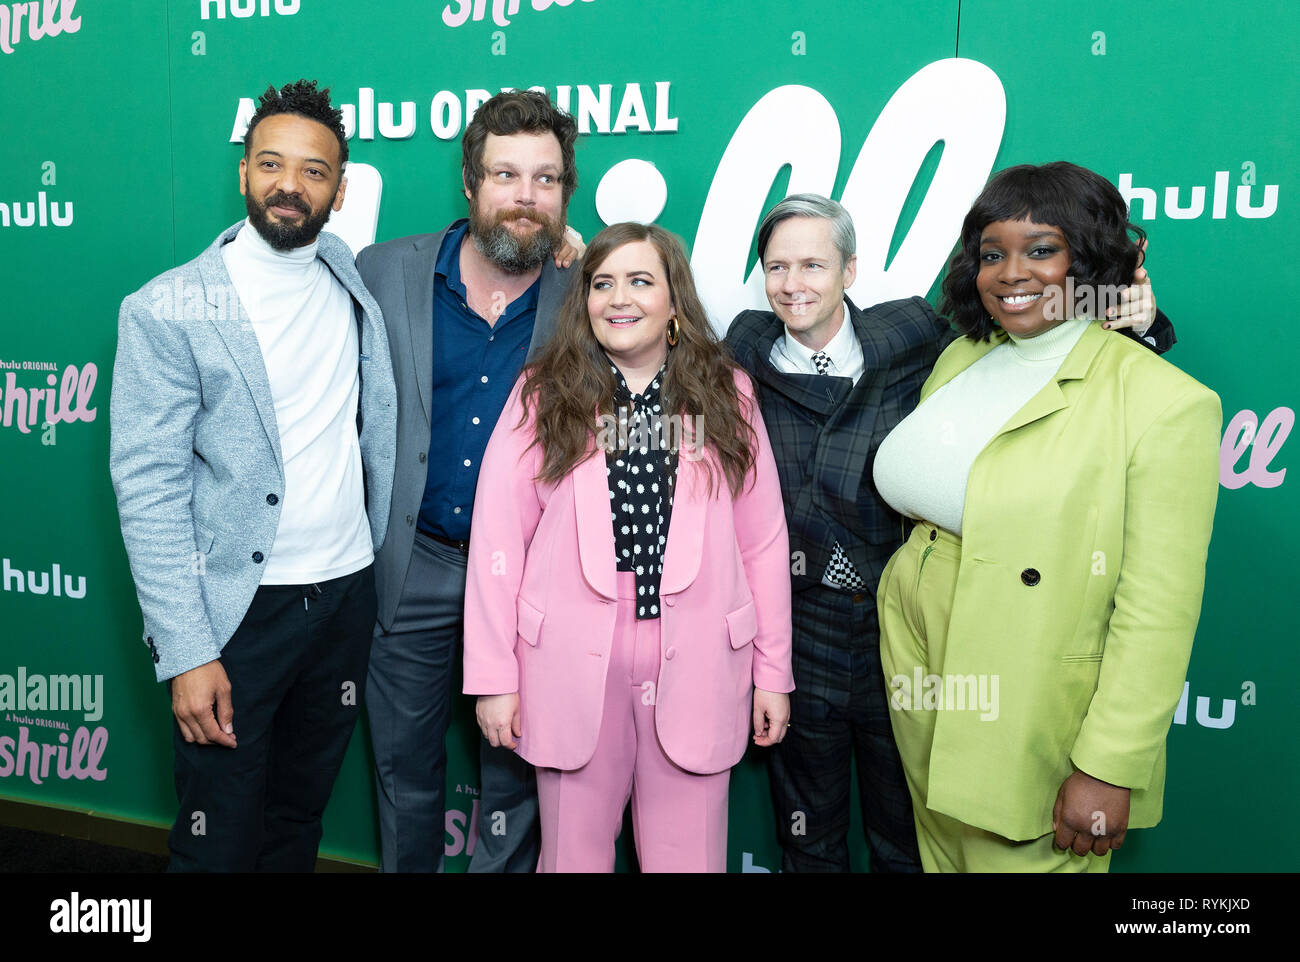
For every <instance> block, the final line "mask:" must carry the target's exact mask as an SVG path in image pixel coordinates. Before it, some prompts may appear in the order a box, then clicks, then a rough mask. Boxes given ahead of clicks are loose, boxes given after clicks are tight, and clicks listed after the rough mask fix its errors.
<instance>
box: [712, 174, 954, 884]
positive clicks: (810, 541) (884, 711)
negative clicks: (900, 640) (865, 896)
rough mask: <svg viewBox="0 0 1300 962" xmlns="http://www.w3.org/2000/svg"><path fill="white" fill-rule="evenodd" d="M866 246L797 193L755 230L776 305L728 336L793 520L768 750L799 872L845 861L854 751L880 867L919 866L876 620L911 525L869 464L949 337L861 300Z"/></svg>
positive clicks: (914, 310) (900, 311) (889, 306)
mask: <svg viewBox="0 0 1300 962" xmlns="http://www.w3.org/2000/svg"><path fill="white" fill-rule="evenodd" d="M855 252H856V238H855V235H854V230H853V220H852V218H851V217H850V216H849V213H848V211H846V210H845V209H844V208H843V207H842V206H841V205H840V204H838V203H836V202H835V201H833V200H829V199H828V198H825V197H821V196H819V195H817V194H795V195H792V196H790V197H787V198H786V199H785V200H783V201H781V203H779V204H777V205H776V207H774V208H773V209H772V210H771V211H769V212H768V214H767V216H766V217H764V218H763V222H762V224H761V225H760V226H759V230H758V257H759V261H760V263H761V264H762V265H763V274H764V277H765V278H766V287H767V298H768V301H769V303H770V304H771V306H772V310H771V311H770V312H769V311H745V312H744V313H742V314H741V315H740V316H739V317H737V318H736V319H735V321H733V322H732V325H731V329H730V330H729V331H728V333H727V343H728V344H730V346H731V349H732V351H733V352H734V353H735V355H736V360H737V361H738V362H739V363H740V364H741V366H743V367H744V368H745V370H746V371H748V372H749V374H750V375H751V376H752V377H753V378H754V380H755V382H756V383H757V384H758V385H759V400H760V405H761V407H762V412H763V419H764V421H766V423H767V430H768V433H769V434H770V435H771V440H772V452H773V454H774V455H775V456H776V464H777V471H778V473H779V475H780V478H781V491H782V494H783V496H784V498H785V507H786V522H787V525H788V527H789V530H790V550H791V552H792V568H791V572H792V580H793V589H794V591H793V595H792V606H793V611H792V614H793V622H794V675H795V685H796V686H797V687H796V689H795V691H794V692H792V693H791V695H790V709H791V712H790V714H791V723H790V731H789V733H788V734H787V735H786V737H785V739H784V740H783V741H782V742H781V743H780V744H778V745H776V746H775V747H774V748H773V749H772V751H771V753H770V754H769V755H768V761H769V766H770V769H769V773H770V776H771V787H772V803H773V807H774V808H775V815H776V822H777V835H778V838H779V839H780V841H781V847H782V849H783V850H784V854H783V857H782V869H783V870H784V871H787V872H799V871H803V872H809V871H811V872H817V871H821V872H847V871H848V870H849V849H848V830H849V798H850V791H851V789H850V772H851V766H852V762H853V760H854V759H856V760H857V764H858V791H859V794H860V796H861V802H862V821H863V826H864V827H865V829H866V835H867V843H868V845H869V847H870V850H871V869H872V871H875V872H881V871H894V872H919V871H920V870H921V865H920V858H919V855H918V853H917V847H916V832H915V829H914V828H913V825H912V805H911V800H910V798H909V796H908V792H907V784H906V782H905V781H904V779H903V767H902V763H901V762H900V761H899V757H898V749H897V748H896V747H895V745H894V736H893V731H892V730H891V728H890V721H889V706H888V702H887V700H886V697H885V682H884V679H883V678H882V677H881V668H880V629H879V626H878V623H877V621H876V599H875V588H876V585H877V583H878V582H879V580H880V574H881V572H882V571H883V570H884V567H885V563H886V562H887V561H888V560H889V557H890V555H892V554H893V552H894V550H895V549H896V548H897V547H898V546H899V545H900V544H901V543H902V542H901V536H900V531H901V526H900V520H899V517H898V515H897V514H895V513H894V511H893V510H892V509H891V508H890V507H889V506H888V505H887V504H885V502H884V501H882V500H881V499H880V497H879V496H878V495H877V493H876V490H875V487H874V485H873V484H872V483H871V465H872V461H873V459H874V457H875V451H876V446H877V445H878V444H879V443H880V441H881V440H883V439H884V437H885V435H886V434H888V433H889V431H890V430H891V429H892V428H893V427H894V426H895V425H896V424H898V422H899V421H900V420H902V419H903V417H904V416H905V415H907V414H908V413H909V412H910V411H911V410H912V408H914V407H915V406H916V402H917V399H918V397H919V396H920V391H921V384H922V382H924V380H925V378H926V376H927V375H928V374H929V373H930V368H931V367H932V366H933V364H934V362H935V359H936V358H937V357H938V356H939V350H940V348H941V347H942V346H943V345H944V344H945V343H946V342H947V341H948V340H950V339H951V335H950V334H949V333H948V332H947V330H946V327H945V326H944V325H943V324H942V323H941V322H940V321H939V320H938V319H937V318H936V317H935V314H934V311H933V310H932V309H931V308H930V305H929V304H928V303H926V301H925V299H924V298H921V297H913V298H911V299H909V300H901V301H891V302H889V303H886V304H879V305H877V306H876V307H872V308H869V309H868V310H866V311H862V310H859V309H858V308H857V306H856V305H854V304H853V302H852V301H850V300H849V298H848V297H847V296H846V295H845V293H844V291H845V289H846V288H848V287H850V286H852V284H853V281H854V279H855V277H856V274H857V256H856V253H855Z"/></svg>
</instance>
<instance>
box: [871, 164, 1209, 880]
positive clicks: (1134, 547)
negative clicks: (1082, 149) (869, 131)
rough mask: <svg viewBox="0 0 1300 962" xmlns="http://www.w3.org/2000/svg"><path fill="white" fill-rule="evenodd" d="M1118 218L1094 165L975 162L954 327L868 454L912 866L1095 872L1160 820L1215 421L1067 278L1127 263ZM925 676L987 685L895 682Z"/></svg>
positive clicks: (1130, 251) (1127, 239)
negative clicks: (964, 690)
mask: <svg viewBox="0 0 1300 962" xmlns="http://www.w3.org/2000/svg"><path fill="white" fill-rule="evenodd" d="M1135 236H1136V237H1137V238H1141V237H1142V236H1143V235H1142V232H1141V230H1139V229H1138V228H1136V227H1133V226H1132V225H1131V224H1129V223H1128V219H1127V209H1126V207H1125V204H1124V201H1123V199H1122V198H1121V197H1120V195H1119V192H1118V191H1117V190H1116V189H1115V188H1114V187H1113V186H1112V185H1110V184H1109V183H1108V182H1107V181H1105V180H1104V179H1102V178H1101V177H1099V176H1097V175H1096V174H1094V173H1092V172H1091V171H1088V170H1084V169H1083V168H1081V167H1076V166H1075V165H1073V164H1067V163H1056V164H1048V165H1046V166H1044V167H1029V166H1023V167H1015V168H1011V169H1010V170H1006V171H1003V172H1002V173H1000V174H998V175H997V176H996V177H995V178H994V179H993V180H992V181H991V182H990V183H989V185H988V186H987V187H986V188H985V190H984V192H983V193H982V194H981V195H980V196H979V198H978V199H977V200H976V201H975V204H974V206H973V207H972V209H971V211H970V213H969V214H968V215H967V217H966V220H965V223H964V224H963V226H962V236H961V241H960V245H959V248H958V251H957V253H956V255H955V256H954V257H953V260H952V265H951V267H950V270H949V273H948V276H947V278H946V279H945V281H944V298H945V301H944V305H943V306H944V310H945V311H946V312H947V313H950V314H951V315H952V317H953V319H954V321H955V324H956V326H957V327H958V328H959V329H961V330H962V331H963V332H964V333H965V334H966V337H963V338H959V339H958V340H956V341H954V342H953V343H952V344H951V345H950V346H949V347H948V348H947V350H945V351H944V353H943V354H942V356H941V357H940V358H939V361H938V362H937V363H936V364H935V367H934V371H933V373H932V374H931V375H930V378H929V380H927V381H926V383H925V385H924V387H923V388H922V390H921V402H920V404H919V405H918V407H917V408H916V410H915V411H914V412H913V413H912V414H911V415H909V416H908V417H907V418H905V419H904V420H903V421H902V422H901V423H900V424H899V425H898V427H897V428H895V429H894V430H893V431H892V432H891V433H890V434H889V436H888V437H887V438H886V439H885V441H884V442H883V443H882V444H881V446H880V449H879V453H878V455H877V457H876V462H875V467H874V474H875V481H876V486H877V488H878V489H879V491H880V493H881V495H882V496H883V497H884V498H885V499H886V500H887V501H888V502H889V503H890V504H891V505H892V506H893V507H894V508H895V509H896V510H897V511H899V513H901V514H903V515H904V516H905V517H909V518H912V519H914V521H915V522H916V524H915V526H914V527H913V529H912V533H911V536H910V538H909V539H908V541H907V542H906V544H904V546H903V547H902V548H901V549H900V550H899V551H898V552H896V553H895V554H894V556H893V558H892V559H890V562H889V566H888V567H887V568H886V569H885V572H884V574H883V575H882V577H881V581H880V589H879V593H878V595H877V603H878V611H879V616H880V632H881V661H882V666H883V668H884V671H885V677H886V678H887V679H889V683H890V686H891V688H892V689H893V690H894V697H893V699H892V701H891V707H892V708H893V709H894V711H893V712H891V721H892V723H893V729H894V735H895V738H896V740H897V742H898V749H899V754H900V755H901V757H902V760H903V769H904V773H905V774H906V777H907V782H908V788H909V790H910V791H911V795H912V802H913V811H914V816H915V820H916V829H917V839H918V843H919V845H920V850H921V861H922V864H923V865H924V867H925V869H926V871H932V872H933V871H959V872H964V871H1105V870H1106V869H1107V868H1108V867H1109V863H1110V852H1111V851H1112V850H1114V849H1117V848H1119V847H1120V846H1121V845H1122V844H1123V842H1124V837H1125V833H1126V831H1127V829H1128V828H1130V827H1131V828H1140V827H1146V826H1150V825H1154V824H1156V822H1157V821H1158V820H1159V818H1160V813H1161V802H1162V794H1163V790H1164V771H1165V734H1166V732H1167V731H1168V729H1169V724H1170V721H1171V719H1172V717H1173V713H1174V710H1175V707H1176V706H1177V704H1178V700H1179V697H1180V696H1181V694H1182V687H1183V678H1184V675H1185V673H1186V669H1187V663H1188V658H1189V656H1190V653H1191V646H1192V637H1193V635H1194V634H1195V630H1196V621H1197V618H1198V616H1199V613H1200V605H1201V592H1202V588H1203V586H1204V579H1205V557H1206V551H1207V547H1208V544H1209V538H1210V529H1211V526H1212V522H1213V518H1214V504H1215V498H1216V495H1217V491H1218V465H1217V455H1216V452H1217V450H1218V444H1219V426H1220V420H1221V418H1220V409H1219V399H1218V397H1217V396H1216V395H1215V394H1214V392H1212V391H1210V390H1208V389H1207V388H1205V387H1204V386H1202V385H1201V384H1198V383H1197V382H1196V381H1194V380H1192V379H1191V378H1190V377H1188V376H1187V375H1185V374H1183V373H1182V372H1181V371H1179V370H1177V369H1176V368H1174V367H1173V366H1172V365H1170V364H1168V363H1166V362H1165V361H1164V360H1162V359H1160V358H1159V357H1157V356H1156V355H1155V354H1153V353H1151V352H1150V351H1148V350H1146V349H1145V348H1144V347H1142V346H1139V344H1138V343H1137V342H1135V341H1134V340H1132V339H1129V338H1127V337H1123V336H1119V335H1117V334H1114V333H1108V332H1107V331H1105V330H1103V329H1102V326H1101V325H1100V324H1098V323H1095V318H1093V317H1092V316H1090V315H1091V313H1092V312H1091V311H1088V310H1085V309H1081V308H1080V305H1081V304H1083V303H1085V302H1086V300H1087V299H1086V298H1083V299H1080V300H1079V301H1078V302H1077V303H1076V302H1075V301H1074V298H1073V292H1074V291H1075V290H1078V289H1079V288H1083V289H1085V290H1086V289H1091V288H1093V287H1098V286H1102V285H1109V286H1112V287H1113V288H1115V289H1118V286H1119V284H1120V283H1121V282H1123V281H1126V280H1128V279H1129V278H1130V277H1132V276H1133V274H1134V269H1135V268H1136V267H1137V265H1138V264H1139V263H1140V258H1141V246H1140V244H1139V243H1137V242H1136V241H1135V240H1134V237H1135ZM1056 298H1059V299H1061V303H1060V304H1058V305H1056V307H1055V309H1053V299H1056ZM1094 303H1095V302H1094ZM923 676H924V677H936V678H945V679H948V678H956V679H959V680H961V681H962V682H963V684H965V685H966V686H967V687H973V686H974V685H975V683H976V681H977V680H978V683H979V685H980V686H981V687H982V686H984V685H985V684H986V683H987V684H988V687H989V689H990V690H991V691H996V692H1000V699H999V704H997V705H996V706H994V707H993V708H992V710H991V711H984V712H979V711H977V710H976V708H977V707H978V706H977V704H975V703H973V700H972V699H962V698H958V699H957V700H956V702H955V703H954V702H951V701H945V700H944V699H943V698H942V697H940V698H937V699H935V698H930V699H928V700H920V699H917V698H916V697H914V696H913V697H907V696H908V695H909V694H910V692H908V691H907V689H908V688H909V687H910V684H909V679H912V678H917V679H919V678H921V677H923ZM957 690H958V691H960V689H957ZM945 691H946V689H945Z"/></svg>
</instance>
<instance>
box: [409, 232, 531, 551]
mask: <svg viewBox="0 0 1300 962" xmlns="http://www.w3.org/2000/svg"><path fill="white" fill-rule="evenodd" d="M468 231H469V224H468V222H465V221H462V222H461V223H460V224H457V225H454V226H453V227H452V229H451V230H449V231H447V236H446V237H444V238H443V241H442V247H441V249H439V251H438V260H437V263H436V265H435V266H434V279H433V317H432V318H430V323H431V324H433V395H432V398H431V403H430V407H431V408H432V410H433V425H432V431H431V432H430V437H429V472H428V478H427V480H426V482H425V485H424V500H423V501H422V502H421V504H420V520H419V524H418V525H417V527H418V528H419V530H421V531H423V532H425V533H426V534H430V533H431V534H435V535H439V536H440V537H444V538H451V539H453V540H456V541H464V540H467V539H468V538H469V522H470V516H471V515H472V514H473V511H474V488H475V486H476V485H477V484H478V466H479V463H480V462H481V461H482V460H483V452H484V450H486V448H487V443H488V438H490V437H491V436H492V429H493V428H494V427H496V423H497V418H499V417H500V416H501V409H502V408H504V407H505V406H506V399H507V398H509V397H510V389H511V388H513V387H514V384H515V380H516V379H517V378H518V377H519V372H520V371H521V370H523V367H524V360H525V359H526V358H527V356H528V345H529V343H530V342H531V341H532V337H533V321H534V319H535V318H536V316H537V292H538V290H539V288H540V286H541V279H540V278H539V279H538V281H537V282H536V283H534V284H533V285H532V287H530V288H528V290H526V291H525V292H524V293H523V294H521V295H520V296H519V297H517V298H516V299H515V300H513V301H511V302H510V303H509V304H507V305H506V309H505V312H504V313H503V314H502V315H501V316H500V317H499V318H497V321H496V323H495V324H488V322H487V321H485V320H484V319H483V318H482V317H480V316H479V315H478V314H476V313H474V311H472V310H471V309H470V308H469V306H468V303H467V295H466V291H465V284H464V283H463V282H462V281H461V277H460V245H461V242H462V241H464V240H465V236H466V234H467V233H468ZM471 243H472V241H471Z"/></svg>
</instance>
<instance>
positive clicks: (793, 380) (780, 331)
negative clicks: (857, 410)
mask: <svg viewBox="0 0 1300 962" xmlns="http://www.w3.org/2000/svg"><path fill="white" fill-rule="evenodd" d="M772 321H773V323H772V326H771V327H770V328H769V329H768V330H766V331H764V332H763V334H762V336H761V337H759V339H758V341H757V343H756V344H755V345H754V370H753V371H752V372H751V373H752V374H753V376H754V377H755V379H756V380H758V382H759V383H760V384H762V385H763V386H764V387H766V388H769V389H771V390H773V391H776V392H777V393H779V394H782V395H784V396H785V397H787V398H789V399H790V400H791V401H793V402H794V403H795V404H798V405H799V406H800V407H804V408H807V409H808V410H810V411H815V412H817V413H818V414H820V415H822V416H826V415H828V414H830V413H831V412H832V411H834V410H835V408H836V406H837V405H839V403H840V401H841V400H842V399H843V396H844V393H845V387H844V378H827V377H822V376H821V375H819V374H785V373H783V372H781V371H778V370H777V369H776V368H775V367H773V366H772V362H771V361H770V360H769V358H770V357H771V355H772V345H773V344H775V343H776V339H777V338H778V337H781V336H783V335H784V333H785V327H784V326H783V325H782V324H781V321H780V319H778V318H777V317H776V315H773V316H772ZM673 507H674V509H676V504H674V505H673Z"/></svg>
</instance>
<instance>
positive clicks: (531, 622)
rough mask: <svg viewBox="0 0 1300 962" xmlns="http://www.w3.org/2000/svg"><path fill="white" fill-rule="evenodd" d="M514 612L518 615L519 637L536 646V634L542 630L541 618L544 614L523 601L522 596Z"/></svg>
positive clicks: (539, 633)
mask: <svg viewBox="0 0 1300 962" xmlns="http://www.w3.org/2000/svg"><path fill="white" fill-rule="evenodd" d="M516 612H517V613H518V616H519V637H520V638H522V639H523V640H524V641H526V642H528V644H530V645H532V646H533V647H534V648H536V647H537V640H538V636H540V635H541V632H542V619H544V618H545V617H546V615H545V614H543V613H542V612H540V611H538V610H537V609H536V608H534V607H533V606H532V605H530V604H529V603H528V602H526V601H524V599H523V598H520V599H519V602H518V604H517V605H516Z"/></svg>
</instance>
